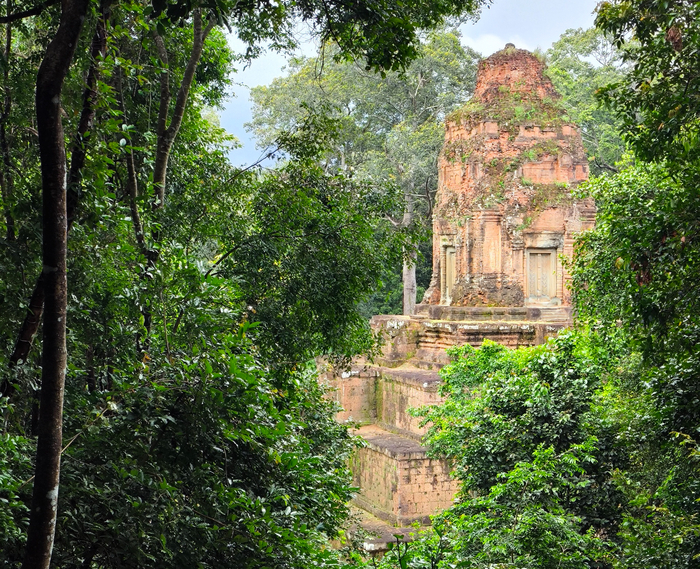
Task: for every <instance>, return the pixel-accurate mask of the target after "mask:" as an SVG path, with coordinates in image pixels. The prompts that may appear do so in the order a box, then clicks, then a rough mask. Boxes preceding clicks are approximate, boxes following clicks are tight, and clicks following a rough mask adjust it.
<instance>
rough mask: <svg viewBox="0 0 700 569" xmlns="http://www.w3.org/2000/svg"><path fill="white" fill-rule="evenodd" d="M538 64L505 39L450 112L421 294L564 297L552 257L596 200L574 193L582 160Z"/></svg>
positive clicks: (496, 301) (566, 245) (552, 300)
mask: <svg viewBox="0 0 700 569" xmlns="http://www.w3.org/2000/svg"><path fill="white" fill-rule="evenodd" d="M543 72H544V64H543V63H542V62H540V61H539V60H538V59H537V58H536V57H535V56H533V55H532V54H531V53H529V52H527V51H525V50H518V49H515V48H513V47H507V48H506V49H504V50H502V51H500V52H498V53H496V54H494V55H492V56H491V57H489V58H488V59H486V60H484V61H482V62H481V64H480V67H479V73H478V79H477V87H476V90H475V94H474V96H473V98H472V100H471V101H470V102H469V103H468V104H467V105H466V106H465V107H464V108H463V109H461V110H459V111H457V112H456V113H454V114H453V115H451V116H450V117H448V120H447V121H446V132H445V144H444V147H443V151H442V154H441V157H440V164H439V185H438V195H437V199H436V206H435V210H434V216H433V230H434V241H433V279H432V282H431V286H430V288H429V289H428V291H427V292H426V296H425V298H424V300H423V302H424V303H428V304H451V305H462V306H524V305H529V304H538V303H540V304H544V305H568V304H569V295H568V292H567V289H566V281H567V279H568V275H566V273H565V271H564V267H563V266H562V263H561V261H560V260H559V256H560V255H570V254H571V253H572V244H573V235H574V233H575V232H577V231H580V230H581V229H585V228H588V227H591V226H592V225H593V223H594V216H595V207H594V204H593V202H592V201H591V200H583V201H581V200H575V199H574V198H573V197H572V193H571V191H572V189H573V188H575V186H576V185H577V184H579V183H580V182H581V181H583V180H585V179H587V177H588V162H587V159H586V156H585V153H584V150H583V145H582V142H581V136H580V134H579V132H578V130H577V128H576V127H575V126H574V125H573V124H571V123H570V122H569V119H568V117H567V116H566V114H565V112H564V110H563V109H562V108H561V107H560V105H559V103H558V99H559V96H558V94H557V93H556V91H555V90H554V87H553V85H552V83H551V81H550V80H549V79H548V78H547V77H546V76H545V75H544V73H543Z"/></svg>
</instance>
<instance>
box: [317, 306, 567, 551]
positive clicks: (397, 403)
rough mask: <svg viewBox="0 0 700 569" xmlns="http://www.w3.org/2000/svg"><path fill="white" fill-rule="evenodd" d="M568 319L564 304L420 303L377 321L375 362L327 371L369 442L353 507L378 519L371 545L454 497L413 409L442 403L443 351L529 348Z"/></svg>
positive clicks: (356, 474)
mask: <svg viewBox="0 0 700 569" xmlns="http://www.w3.org/2000/svg"><path fill="white" fill-rule="evenodd" d="M569 321H570V312H568V310H567V309H563V308H560V307H553V308H551V309H550V308H549V307H547V308H546V309H544V308H536V309H533V308H472V307H445V306H419V307H418V311H417V314H416V316H413V317H408V316H375V317H374V318H373V319H372V327H373V329H374V330H375V331H377V332H380V333H381V334H382V335H383V337H384V340H385V343H384V348H383V353H382V355H381V357H379V358H377V359H376V360H375V362H374V363H372V364H367V363H365V362H358V363H357V365H355V366H354V367H353V368H352V369H351V370H350V371H348V372H345V373H343V374H341V375H339V376H337V375H333V374H332V373H331V372H327V373H325V374H322V376H321V381H323V382H325V383H327V384H329V385H330V386H331V387H332V388H333V394H334V396H335V398H336V400H337V401H338V403H339V404H340V405H341V406H342V408H343V410H342V411H341V412H340V413H339V414H338V417H337V418H338V420H339V421H342V422H344V421H352V422H354V423H357V424H359V425H360V426H359V428H358V429H357V431H356V434H358V435H360V436H362V437H363V438H364V439H365V441H366V443H367V444H366V446H365V447H364V448H361V449H359V450H358V451H357V453H356V455H355V456H354V458H353V459H352V461H351V468H352V472H353V480H354V484H355V485H356V486H357V487H358V488H359V489H360V492H359V493H358V495H357V496H356V497H355V499H354V504H355V505H356V506H358V507H359V508H361V509H362V510H364V511H366V512H368V513H369V514H371V515H372V516H374V521H373V522H372V523H369V522H368V523H367V524H363V525H367V527H370V526H371V527H370V529H371V530H372V531H373V532H375V533H377V534H378V535H379V537H377V538H375V539H373V540H371V543H370V542H368V544H369V545H367V547H368V549H372V550H373V551H381V549H382V548H383V547H385V546H386V544H387V543H388V542H389V541H394V538H393V534H394V533H397V532H398V533H402V534H408V530H406V529H398V528H402V527H403V528H405V527H406V526H409V525H411V524H414V523H415V522H417V523H419V524H422V525H425V524H429V523H430V516H431V515H433V514H435V513H437V512H439V511H441V510H443V509H445V508H448V507H449V506H450V505H451V504H452V502H453V500H454V496H455V494H456V492H457V489H458V483H457V481H456V480H454V479H452V478H451V477H450V465H449V464H448V462H447V461H444V460H436V459H431V458H429V457H428V456H427V450H426V448H425V447H424V446H423V445H422V444H421V439H422V437H423V435H424V434H425V432H426V430H427V429H426V427H421V426H420V418H417V417H414V416H412V415H411V413H410V412H409V409H416V408H420V407H424V406H426V405H439V404H440V403H441V402H442V401H443V399H442V397H441V396H440V394H439V385H440V377H439V375H438V370H439V369H440V368H441V367H442V366H444V365H445V364H447V363H448V362H449V358H448V356H447V354H446V353H445V349H446V348H448V347H451V346H455V345H463V344H466V343H468V344H471V345H473V346H475V347H476V346H479V345H481V343H482V342H483V340H484V339H485V338H488V339H491V340H493V341H495V342H498V343H501V344H505V345H506V346H509V347H513V348H515V347H518V346H531V345H534V344H539V343H542V342H544V341H545V340H546V338H547V337H549V336H551V335H554V334H556V333H557V332H558V331H559V330H560V329H562V328H563V327H564V326H565V325H566V323H568V322H569ZM382 524H384V529H381V528H382ZM378 528H379V529H378ZM382 544H383V545H382Z"/></svg>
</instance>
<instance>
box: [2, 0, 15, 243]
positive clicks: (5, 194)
mask: <svg viewBox="0 0 700 569" xmlns="http://www.w3.org/2000/svg"><path fill="white" fill-rule="evenodd" d="M6 6H7V14H8V15H9V14H10V13H11V12H12V1H11V0H7V3H6ZM11 53H12V22H8V23H7V24H6V27H5V50H4V54H3V55H4V58H5V71H4V73H3V88H4V91H5V97H4V99H5V100H4V101H3V105H2V115H0V151H1V152H2V170H0V186H2V201H3V208H4V210H5V227H6V239H7V240H8V241H14V240H15V219H14V217H13V216H12V210H11V209H10V200H11V199H12V171H11V164H10V146H9V144H8V141H7V121H8V119H9V118H10V109H11V108H12V97H11V93H10V55H11Z"/></svg>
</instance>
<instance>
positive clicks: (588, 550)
mask: <svg viewBox="0 0 700 569" xmlns="http://www.w3.org/2000/svg"><path fill="white" fill-rule="evenodd" d="M697 10H698V5H697V3H696V2H686V1H684V0H677V1H672V2H662V1H658V2H657V1H655V0H651V1H647V0H631V1H627V0H615V1H610V2H603V3H601V5H600V6H599V8H598V17H597V22H596V23H597V26H598V30H597V31H595V32H594V33H590V34H588V33H583V34H582V33H579V32H567V34H565V36H564V37H563V38H562V40H560V42H558V44H557V45H555V47H553V48H552V50H551V51H550V52H549V54H550V57H551V58H552V59H551V61H552V67H553V69H550V73H553V79H554V81H555V82H559V88H562V87H561V85H564V95H565V97H564V101H563V102H564V104H567V98H568V97H570V98H569V99H568V100H569V101H575V100H576V96H577V93H576V92H575V90H570V91H567V87H566V83H567V82H568V81H570V80H572V79H573V78H575V77H578V78H582V80H583V82H584V84H588V85H591V84H592V82H590V81H589V79H587V72H586V68H587V67H588V63H590V59H588V61H583V62H582V61H578V62H576V61H574V62H573V63H572V62H570V61H568V62H567V56H566V52H567V50H568V49H570V46H571V45H573V44H574V43H578V42H579V41H584V42H586V43H587V42H589V40H590V41H591V42H592V44H591V45H600V44H599V43H598V44H596V42H599V41H603V40H601V38H603V39H604V41H605V42H606V43H605V45H610V42H612V45H613V46H614V47H615V50H616V53H617V55H616V56H615V58H616V59H617V61H618V64H616V66H615V68H614V69H612V68H611V69H609V71H610V75H608V81H609V83H608V84H607V85H604V84H600V85H599V88H598V91H597V93H596V96H597V97H598V98H599V100H601V101H602V102H603V103H604V104H605V105H606V107H605V108H604V109H596V108H594V107H593V106H590V105H589V103H591V102H592V101H593V99H591V98H590V97H589V96H588V95H590V94H591V93H592V92H591V91H588V93H587V94H586V95H585V96H583V97H579V98H580V99H581V104H582V105H583V110H579V112H581V115H580V117H581V119H580V120H582V122H583V130H584V136H586V129H587V128H589V126H587V125H586V121H587V120H591V121H592V126H591V127H590V128H592V130H591V131H590V133H593V134H596V133H597V135H596V136H597V140H598V142H602V141H604V140H607V141H609V142H610V143H611V146H610V147H609V149H610V150H614V152H612V153H608V154H607V155H608V156H609V157H610V158H609V159H611V160H612V159H614V160H617V163H606V164H599V166H602V167H601V168H600V170H599V172H602V173H604V174H605V175H601V176H598V177H593V178H592V179H591V181H590V182H588V183H587V184H584V185H582V187H581V188H580V191H581V192H582V194H583V195H588V196H592V197H593V198H595V201H596V205H597V208H598V212H597V217H596V227H595V228H594V229H592V230H590V231H588V232H585V233H583V234H581V235H579V236H578V238H577V242H576V246H575V256H574V259H573V260H572V261H571V262H570V264H569V270H570V271H571V274H572V283H571V286H572V291H573V293H574V301H575V307H576V315H577V322H576V329H575V330H574V331H572V332H568V333H566V334H564V335H562V334H560V335H559V336H558V337H557V338H553V339H551V340H550V341H549V342H548V344H547V345H545V346H540V347H535V348H528V349H519V350H516V351H508V350H506V349H504V348H502V347H500V346H497V345H494V344H490V343H485V344H484V345H483V346H482V347H481V348H479V349H477V350H474V349H472V348H459V349H456V350H453V352H452V355H453V358H454V359H453V362H452V364H450V365H449V366H447V367H446V368H444V370H443V372H442V374H443V378H444V380H445V384H444V395H446V396H447V402H446V404H445V405H443V406H440V407H435V408H430V409H426V410H423V411H422V414H423V416H424V417H425V418H426V421H428V424H429V425H431V427H430V431H429V434H428V439H427V440H428V442H429V443H430V445H431V448H432V452H433V453H434V454H435V456H440V457H447V458H449V459H451V460H452V461H453V462H454V464H455V473H456V476H457V477H458V479H459V480H460V481H461V491H460V494H459V498H458V501H457V503H456V504H455V505H454V506H453V507H452V508H451V509H449V510H447V511H446V512H444V513H443V514H440V515H439V516H437V517H436V518H435V519H434V531H433V532H431V533H428V534H425V535H424V536H423V537H422V538H421V539H419V541H418V543H417V544H416V545H407V544H404V545H402V546H399V547H395V548H394V550H393V551H392V552H391V553H390V554H389V555H387V556H386V557H385V559H384V560H383V561H382V563H380V564H379V565H380V566H382V567H397V566H400V567H402V568H403V567H431V568H437V567H469V568H477V567H479V568H482V567H483V568H485V567H518V568H520V567H522V568H526V567H527V568H535V567H536V568H544V567H547V568H549V567H577V568H578V567H580V568H582V569H583V568H588V567H614V568H616V569H617V568H620V569H622V568H625V569H629V568H634V569H637V568H639V569H641V568H645V567H655V568H656V567H658V568H667V567H674V568H675V567H683V568H693V567H697V566H698V563H699V562H700V524H699V518H698V516H699V515H700V510H699V503H700V502H699V500H698V492H699V490H698V484H697V481H698V478H699V476H698V475H699V474H700V471H699V470H698V468H699V464H700V463H699V462H698V457H699V456H700V448H699V447H698V440H699V439H698V436H699V435H698V431H699V430H700V416H699V415H698V409H700V405H699V404H700V394H699V392H698V385H699V384H700V382H699V381H698V378H699V374H700V366H699V361H698V348H697V346H698V337H699V336H698V332H699V330H700V327H699V325H700V322H698V307H697V298H698V297H699V295H700V291H699V290H698V282H700V279H699V278H698V277H699V276H700V271H699V266H698V231H697V225H698V223H697V220H698V217H699V214H700V212H699V211H698V203H700V201H699V200H698V192H697V188H698V176H699V175H700V164H699V163H698V160H697V158H698V157H697V152H696V150H697V148H696V146H697V144H696V141H697V139H698V121H697V114H698V112H699V109H700V107H698V104H697V89H696V88H695V84H696V82H697V77H698V75H697V69H698V65H700V61H698V53H700V51H699V50H698V47H699V46H698V34H697V25H698V24H697V23H698V19H697ZM596 38H597V39H596ZM591 53H592V52H591ZM562 61H563V62H564V63H563V65H564V66H565V67H569V68H570V69H571V70H572V72H574V73H572V74H571V75H569V76H568V77H567V76H559V72H558V71H557V69H556V66H557V65H560V64H561V63H557V62H562ZM599 63H601V62H599ZM606 67H607V66H606V65H605V64H603V63H601V67H599V69H600V70H601V71H602V72H606ZM575 84H576V80H573V82H571V83H570V85H575ZM567 93H568V94H567ZM581 93H584V94H585V93H586V92H585V89H582V90H581V92H580V93H578V94H581ZM579 109H581V107H579ZM573 112H574V110H572V113H573ZM616 129H619V133H620V134H621V136H622V140H623V142H624V143H625V144H628V145H629V149H630V152H629V153H628V154H625V155H621V146H620V144H619V140H617V141H616V137H617V134H616V132H615V131H616ZM590 133H589V134H590ZM591 143H593V144H595V143H596V141H595V140H593V139H592V140H589V141H588V142H587V144H588V145H589V146H588V148H589V150H590V149H591V148H592V146H590V144H591ZM606 144H607V143H606ZM599 148H600V149H599V150H597V151H595V152H596V157H598V156H603V155H604V154H605V153H607V152H608V150H606V148H604V147H603V146H601V147H599ZM620 157H621V158H620ZM608 165H609V166H611V167H610V168H608V167H607V166H608Z"/></svg>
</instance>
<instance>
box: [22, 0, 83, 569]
mask: <svg viewBox="0 0 700 569" xmlns="http://www.w3.org/2000/svg"><path fill="white" fill-rule="evenodd" d="M88 5H89V0H63V2H62V5H61V20H60V23H59V26H58V30H57V31H56V35H55V36H54V38H53V40H51V43H50V44H49V46H48V48H47V50H46V54H45V56H44V60H43V61H42V63H41V66H40V67H39V73H38V74H37V80H36V116H37V126H38V131H39V156H40V158H41V186H42V197H43V222H42V223H43V242H42V261H43V274H44V329H43V332H44V333H43V346H42V347H43V353H42V372H41V409H40V417H39V426H38V439H37V453H36V469H35V472H34V491H33V495H32V508H31V512H30V518H29V532H28V535H27V546H26V548H27V549H26V555H25V558H24V563H23V564H22V569H49V565H50V563H51V553H52V551H53V541H54V534H55V530H56V516H57V513H58V485H59V475H60V468H61V445H62V433H63V390H64V385H65V373H66V361H67V354H66V313H67V310H66V307H67V302H68V285H67V279H66V257H67V237H68V212H67V197H66V148H65V142H64V137H63V125H62V123H61V91H62V89H63V82H64V80H65V78H66V75H67V74H68V70H69V68H70V64H71V61H72V60H73V55H74V53H75V47H76V45H77V43H78V40H79V38H80V31H81V28H82V25H83V21H84V20H85V17H86V14H87V9H88Z"/></svg>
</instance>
